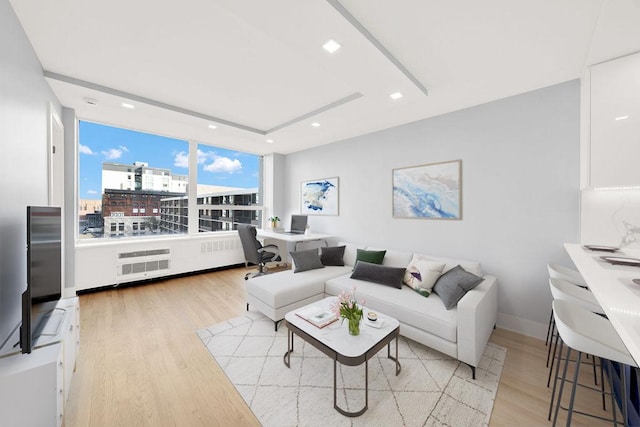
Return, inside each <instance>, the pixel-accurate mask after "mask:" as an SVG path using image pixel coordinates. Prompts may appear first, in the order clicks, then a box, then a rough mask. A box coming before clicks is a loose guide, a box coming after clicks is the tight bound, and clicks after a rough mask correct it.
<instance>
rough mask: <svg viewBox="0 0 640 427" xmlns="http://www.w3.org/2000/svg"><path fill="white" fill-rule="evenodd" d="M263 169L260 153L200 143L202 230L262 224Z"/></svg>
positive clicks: (199, 199) (229, 228) (222, 229)
mask: <svg viewBox="0 0 640 427" xmlns="http://www.w3.org/2000/svg"><path fill="white" fill-rule="evenodd" d="M260 170H261V158H260V157H259V156H255V155H252V154H247V153H240V152H237V151H231V150H225V149H222V148H217V147H212V146H210V145H205V144H199V145H198V196H197V199H198V221H199V223H198V230H199V231H200V232H207V231H228V230H235V229H236V228H237V225H238V224H254V225H258V224H260V219H261V218H260V215H261V213H262V210H261V208H260V206H261V205H262V202H261V200H260V191H259V187H260V185H259V184H260ZM257 207H258V208H257Z"/></svg>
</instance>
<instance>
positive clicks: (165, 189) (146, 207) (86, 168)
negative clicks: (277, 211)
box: [78, 121, 261, 238]
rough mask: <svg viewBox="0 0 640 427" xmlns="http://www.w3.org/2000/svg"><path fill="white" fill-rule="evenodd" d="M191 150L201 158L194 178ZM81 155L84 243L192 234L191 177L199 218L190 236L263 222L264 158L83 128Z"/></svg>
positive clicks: (124, 132) (131, 133) (91, 125)
mask: <svg viewBox="0 0 640 427" xmlns="http://www.w3.org/2000/svg"><path fill="white" fill-rule="evenodd" d="M190 149H191V150H197V153H198V156H197V159H198V160H197V166H198V167H197V168H192V169H191V170H190V169H189V151H190ZM79 153H80V160H79V173H78V176H79V178H78V180H79V184H78V188H79V202H80V203H79V225H80V227H79V230H80V238H116V237H117V238H120V237H136V236H149V235H163V234H181V233H187V232H189V231H190V230H189V228H190V224H189V191H188V188H189V186H188V184H189V180H190V177H189V173H190V172H191V173H192V174H194V175H195V174H197V183H198V184H197V191H196V194H197V204H196V205H197V206H198V216H199V220H198V224H197V225H193V224H192V225H191V232H196V231H200V232H204V231H227V230H234V229H235V228H236V224H237V223H242V222H248V223H258V222H259V220H260V215H261V206H258V205H260V203H259V197H258V194H259V191H258V189H259V187H260V165H261V158H260V157H259V156H255V155H251V154H247V153H241V152H236V151H231V150H225V149H221V148H217V147H212V146H207V145H203V144H200V145H197V144H195V143H192V144H190V143H189V142H188V141H183V140H179V139H173V138H167V137H162V136H158V135H152V134H148V133H143V132H136V131H132V130H127V129H121V128H116V127H112V126H106V125H101V124H97V123H91V122H85V121H81V122H80V125H79ZM193 180H194V181H196V179H195V178H194V179H193ZM221 201H224V203H222V202H221ZM224 204H231V205H234V206H233V209H231V208H225V209H222V207H221V205H224Z"/></svg>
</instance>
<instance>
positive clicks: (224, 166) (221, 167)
mask: <svg viewBox="0 0 640 427" xmlns="http://www.w3.org/2000/svg"><path fill="white" fill-rule="evenodd" d="M203 169H204V170H206V171H208V172H214V173H235V172H240V171H241V170H242V163H241V162H240V160H238V159H234V160H231V159H230V158H228V157H216V159H215V160H214V161H213V163H211V164H208V165H206V166H205V167H204V168H203Z"/></svg>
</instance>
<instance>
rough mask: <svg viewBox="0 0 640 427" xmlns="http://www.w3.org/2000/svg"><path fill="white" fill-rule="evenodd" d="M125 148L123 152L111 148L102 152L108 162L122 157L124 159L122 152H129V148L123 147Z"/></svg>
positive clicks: (119, 149)
mask: <svg viewBox="0 0 640 427" xmlns="http://www.w3.org/2000/svg"><path fill="white" fill-rule="evenodd" d="M123 148H124V149H125V150H122V149H121V148H110V149H108V150H103V151H102V155H103V156H104V157H105V159H107V160H115V159H119V158H120V157H122V152H123V151H129V150H127V149H126V148H127V147H123Z"/></svg>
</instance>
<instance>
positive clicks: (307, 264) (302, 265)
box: [289, 249, 324, 273]
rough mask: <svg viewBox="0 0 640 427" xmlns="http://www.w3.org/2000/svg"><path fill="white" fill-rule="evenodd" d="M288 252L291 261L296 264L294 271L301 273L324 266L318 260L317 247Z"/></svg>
mask: <svg viewBox="0 0 640 427" xmlns="http://www.w3.org/2000/svg"><path fill="white" fill-rule="evenodd" d="M289 253H290V254H291V258H293V263H294V264H295V266H296V268H295V270H293V272H294V273H301V272H303V271H307V270H314V269H316V268H324V265H322V262H321V261H320V254H319V253H318V249H308V250H306V251H296V252H289Z"/></svg>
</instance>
